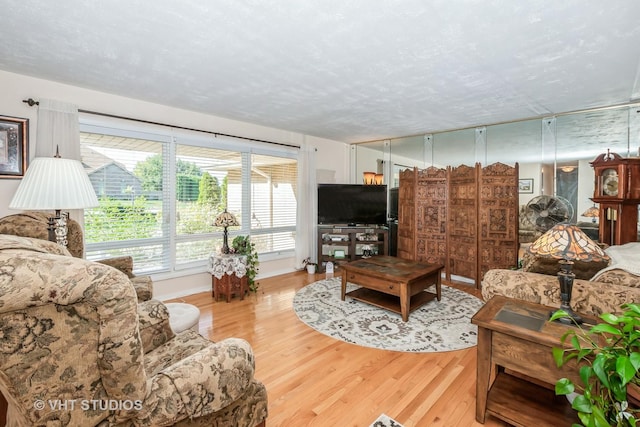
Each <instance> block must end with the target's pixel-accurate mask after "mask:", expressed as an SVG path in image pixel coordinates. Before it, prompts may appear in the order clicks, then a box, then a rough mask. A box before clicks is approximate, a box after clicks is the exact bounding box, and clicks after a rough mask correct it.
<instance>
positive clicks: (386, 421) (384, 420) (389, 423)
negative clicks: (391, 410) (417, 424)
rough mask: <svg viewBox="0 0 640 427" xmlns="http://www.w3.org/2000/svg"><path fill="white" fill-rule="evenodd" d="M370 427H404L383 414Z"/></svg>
mask: <svg viewBox="0 0 640 427" xmlns="http://www.w3.org/2000/svg"><path fill="white" fill-rule="evenodd" d="M369 427H403V425H402V424H400V423H399V422H397V421H396V420H394V419H393V418H391V417H389V416H388V415H386V414H382V415H380V416H379V417H378V419H377V420H375V421H374V422H373V423H372V424H371V425H370V426H369Z"/></svg>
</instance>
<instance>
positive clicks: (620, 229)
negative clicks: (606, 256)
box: [591, 150, 640, 245]
mask: <svg viewBox="0 0 640 427" xmlns="http://www.w3.org/2000/svg"><path fill="white" fill-rule="evenodd" d="M591 166H593V169H594V172H595V190H594V193H593V198H592V199H591V200H593V201H594V202H596V203H599V204H600V230H599V239H600V242H601V243H606V244H608V245H623V244H625V243H628V242H635V241H636V240H637V238H638V204H639V203H640V158H623V157H621V156H620V155H618V154H616V153H611V152H609V150H607V152H606V153H604V154H601V155H599V156H598V157H596V159H595V160H594V161H592V162H591Z"/></svg>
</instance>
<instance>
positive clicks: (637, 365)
mask: <svg viewBox="0 0 640 427" xmlns="http://www.w3.org/2000/svg"><path fill="white" fill-rule="evenodd" d="M629 362H631V365H632V366H633V369H635V370H636V371H638V370H640V353H638V352H637V351H634V352H633V353H631V354H630V355H629Z"/></svg>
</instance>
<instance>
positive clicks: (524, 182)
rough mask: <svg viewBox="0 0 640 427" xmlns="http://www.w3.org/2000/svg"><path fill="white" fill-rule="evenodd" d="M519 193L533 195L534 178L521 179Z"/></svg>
mask: <svg viewBox="0 0 640 427" xmlns="http://www.w3.org/2000/svg"><path fill="white" fill-rule="evenodd" d="M518 192H519V193H522V194H533V178H524V179H519V180H518Z"/></svg>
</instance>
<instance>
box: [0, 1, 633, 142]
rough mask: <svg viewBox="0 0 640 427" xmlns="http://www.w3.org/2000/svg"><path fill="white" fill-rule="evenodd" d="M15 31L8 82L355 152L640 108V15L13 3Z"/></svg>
mask: <svg viewBox="0 0 640 427" xmlns="http://www.w3.org/2000/svg"><path fill="white" fill-rule="evenodd" d="M2 17H3V19H2V24H1V25H0V39H1V40H2V42H1V43H0V69H3V70H6V71H10V72H16V73H20V74H26V75H31V76H35V77H40V78H44V79H49V80H55V81H59V82H63V83H67V84H71V85H75V86H80V87H85V88H90V89H95V90H99V91H103V92H108V93H114V94H119V95H124V96H128V97H133V98H138V99H142V100H146V101H151V102H155V103H160V104H166V105H171V106H175V107H179V108H184V109H189V110H193V111H199V112H204V113H209V114H213V115H216V116H221V117H228V118H232V119H237V120H242V121H247V122H251V123H256V124H261V125H265V126H271V127H275V128H281V129H286V130H290V131H296V132H301V133H305V134H309V135H315V136H319V137H324V138H329V139H334V140H339V141H345V142H360V141H370V140H378V139H383V138H393V137H398V136H403V135H415V134H420V133H426V132H437V131H441V130H448V129H455V128H464V127H470V126H475V125H481V124H490V123H497V122H503V121H510V120H516V119H522V118H527V117H535V116H542V115H550V114H554V113H560V112H566V111H573V110H580V109H585V108H591V107H598V106H603V105H613V104H619V103H626V102H629V101H632V100H637V99H640V23H639V22H640V1H637V0H617V1H616V2H615V3H614V4H612V3H611V2H605V1H601V0H564V1H557V0H550V1H535V0H532V1H526V2H525V1H514V0H493V1H487V0H457V1H454V0H431V1H427V0H403V1H399V0H397V1H390V0H388V1H382V0H381V1H375V2H372V1H370V0H352V1H348V0H304V1H300V0H260V1H258V0H244V1H241V0H216V1H206V0H199V1H198V0H181V1H179V2H178V1H175V0H155V1H151V0H108V1H106V0H105V1H86V0H65V1H50V0H29V1H25V0H3V1H2ZM0 83H1V82H0ZM32 96H34V97H37V96H38V94H36V93H34V94H33V95H32ZM80 107H81V108H82V106H81V105H80Z"/></svg>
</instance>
